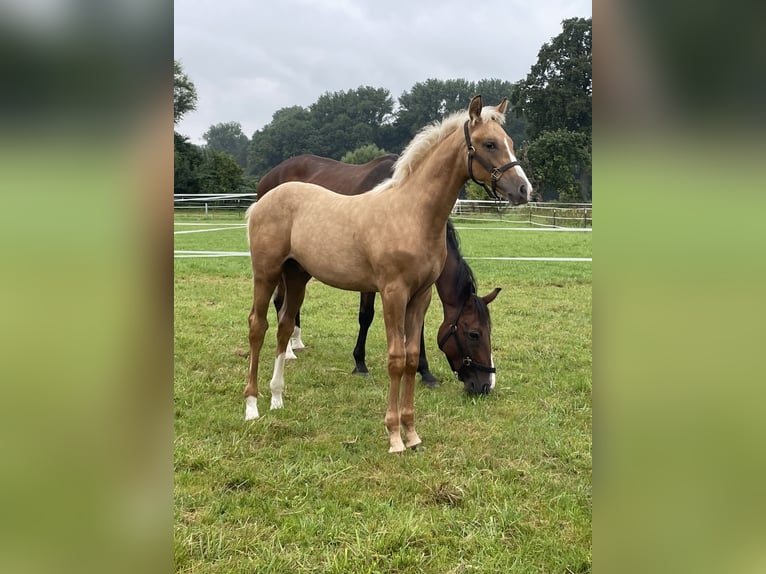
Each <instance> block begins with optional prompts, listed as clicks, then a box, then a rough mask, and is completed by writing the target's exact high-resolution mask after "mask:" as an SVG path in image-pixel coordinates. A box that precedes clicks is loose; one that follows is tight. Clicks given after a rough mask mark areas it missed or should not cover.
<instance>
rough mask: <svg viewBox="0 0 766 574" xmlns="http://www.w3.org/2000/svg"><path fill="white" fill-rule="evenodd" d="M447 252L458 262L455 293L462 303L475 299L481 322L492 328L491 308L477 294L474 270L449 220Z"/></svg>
mask: <svg viewBox="0 0 766 574" xmlns="http://www.w3.org/2000/svg"><path fill="white" fill-rule="evenodd" d="M447 250H448V251H449V252H450V253H451V254H453V255H454V256H455V259H456V260H457V269H456V271H455V274H454V276H453V278H452V283H453V288H454V289H455V293H458V294H459V296H460V300H461V301H468V300H469V299H470V298H473V300H474V303H475V305H476V310H477V312H478V313H479V316H480V318H481V320H482V321H486V322H487V324H488V325H490V327H491V325H492V323H491V317H490V314H489V308H488V307H487V304H486V303H485V302H484V300H483V299H482V298H481V297H479V296H478V294H477V287H476V277H475V276H474V274H473V269H471V267H470V266H469V265H468V263H467V262H466V260H465V259H464V258H463V255H462V253H460V239H459V238H458V235H457V231H456V230H455V226H454V225H452V221H451V220H449V219H448V220H447Z"/></svg>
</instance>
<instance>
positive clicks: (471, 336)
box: [468, 331, 481, 341]
mask: <svg viewBox="0 0 766 574" xmlns="http://www.w3.org/2000/svg"><path fill="white" fill-rule="evenodd" d="M468 338H469V339H471V340H472V341H478V340H479V339H481V333H479V332H478V331H468Z"/></svg>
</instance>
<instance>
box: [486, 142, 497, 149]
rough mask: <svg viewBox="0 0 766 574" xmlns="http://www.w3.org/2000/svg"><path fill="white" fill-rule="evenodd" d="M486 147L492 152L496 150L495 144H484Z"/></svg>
mask: <svg viewBox="0 0 766 574" xmlns="http://www.w3.org/2000/svg"><path fill="white" fill-rule="evenodd" d="M484 147H485V148H487V149H488V150H490V151H491V150H493V149H495V142H487V143H485V144H484Z"/></svg>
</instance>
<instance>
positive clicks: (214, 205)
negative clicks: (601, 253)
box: [173, 193, 593, 230]
mask: <svg viewBox="0 0 766 574" xmlns="http://www.w3.org/2000/svg"><path fill="white" fill-rule="evenodd" d="M255 199H256V194H254V193H219V194H176V195H174V196H173V210H174V211H175V212H176V213H178V214H181V213H189V214H199V215H204V216H210V215H211V213H213V212H219V213H221V212H235V211H244V210H246V209H247V208H248V207H249V206H250V204H251V203H253V201H255ZM452 217H453V219H455V220H462V221H471V220H473V219H475V220H480V221H497V222H502V223H513V224H517V225H523V226H527V227H548V228H559V229H583V230H592V229H593V204H592V203H548V202H546V203H528V204H525V205H519V206H510V205H508V204H506V203H501V202H497V201H491V200H476V199H458V200H457V202H456V203H455V207H454V208H453V209H452Z"/></svg>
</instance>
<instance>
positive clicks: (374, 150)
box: [340, 144, 388, 164]
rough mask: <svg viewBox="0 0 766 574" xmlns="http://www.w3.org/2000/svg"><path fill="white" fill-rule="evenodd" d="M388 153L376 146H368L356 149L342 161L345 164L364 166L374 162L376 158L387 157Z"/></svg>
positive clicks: (341, 159) (348, 153)
mask: <svg viewBox="0 0 766 574" xmlns="http://www.w3.org/2000/svg"><path fill="white" fill-rule="evenodd" d="M387 154H388V152H387V151H386V150H384V149H380V148H379V147H378V146H376V145H375V144H367V145H365V146H361V147H358V148H356V149H355V150H353V151H350V152H347V153H346V154H345V155H344V156H343V157H342V158H340V161H342V162H344V163H355V164H362V163H367V162H368V161H372V160H374V159H375V158H376V157H381V156H384V155H387Z"/></svg>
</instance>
